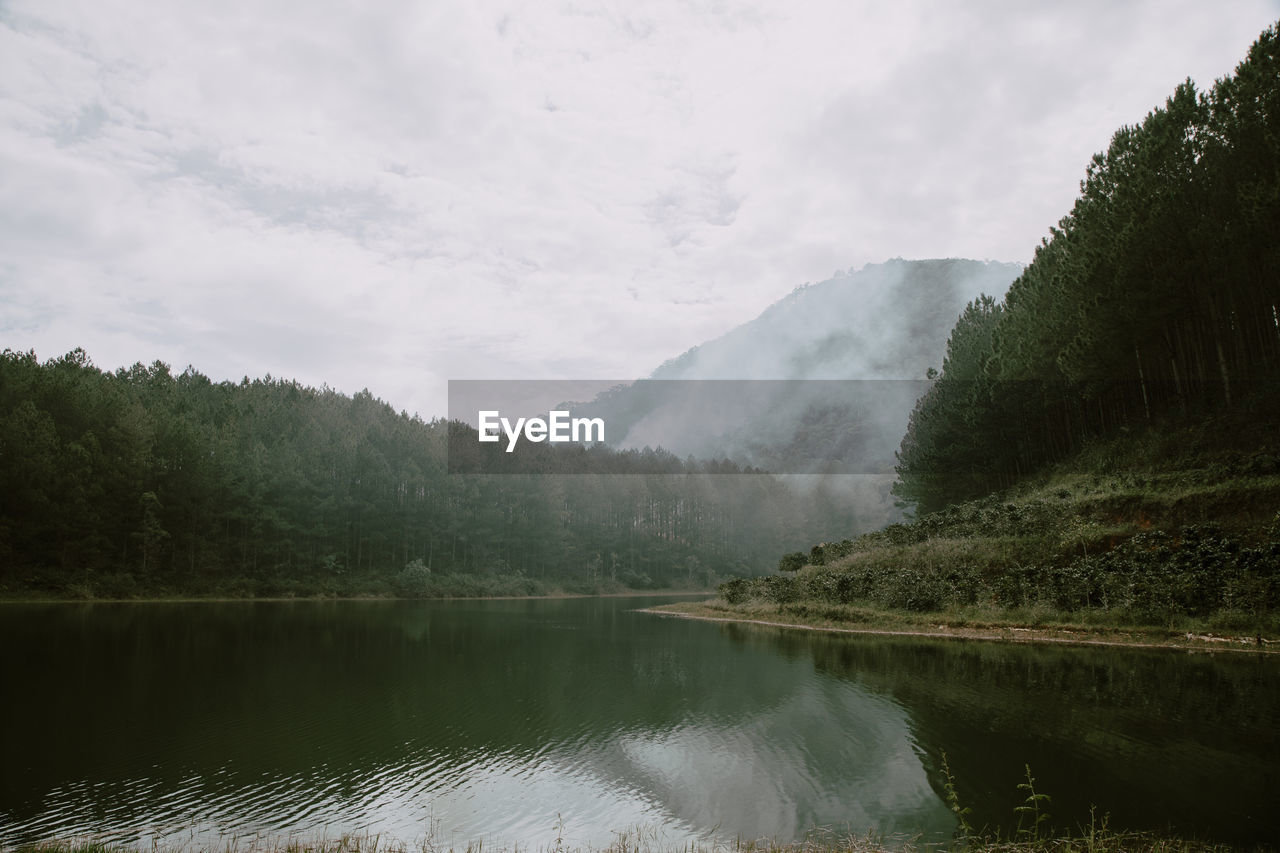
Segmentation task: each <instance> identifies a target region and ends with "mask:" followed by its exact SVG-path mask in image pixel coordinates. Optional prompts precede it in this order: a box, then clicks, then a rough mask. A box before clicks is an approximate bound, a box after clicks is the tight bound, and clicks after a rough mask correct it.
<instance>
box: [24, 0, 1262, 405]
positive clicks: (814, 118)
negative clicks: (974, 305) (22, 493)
mask: <svg viewBox="0 0 1280 853" xmlns="http://www.w3.org/2000/svg"><path fill="white" fill-rule="evenodd" d="M1278 18H1280V0H1265V2H1264V0H1220V2H1215V3H1206V2H1203V0H1132V2H1114V0H1105V2H1036V0H1018V2H1001V0H984V2H970V3H952V2H944V0H906V1H905V2H894V3H884V2H877V3H871V2H857V0H835V2H827V1H826V0H814V2H787V3H783V2H777V0H771V2H736V0H690V2H668V0H656V1H655V2H641V0H622V1H621V2H616V3H596V2H590V0H576V2H541V0H536V2H535V0H527V2H524V3H518V4H511V3H504V2H490V0H465V2H447V1H446V2H407V0H405V1H404V2H396V0H366V2H351V3H330V2H326V0H305V2H301V0H297V1H296V2H295V0H271V2H262V0H247V2H241V0H217V2H202V0H184V2H181V3H173V2H169V0H165V2H160V0H128V2H124V0H31V1H30V2H28V0H0V348H8V349H12V350H20V351H26V350H29V349H34V350H35V351H36V353H37V355H38V356H39V357H40V358H41V359H45V358H49V357H56V356H59V355H62V354H63V353H65V352H68V351H69V350H71V349H74V348H76V347H82V348H84V349H85V350H86V351H87V352H88V354H89V356H90V357H91V358H92V359H93V361H94V363H95V364H96V365H97V366H99V367H101V368H104V369H115V368H117V367H121V366H127V365H131V364H133V363H135V362H143V363H147V364H149V363H151V362H153V361H156V360H160V361H164V362H166V363H167V364H169V365H170V366H171V367H172V368H173V370H174V372H175V373H176V372H181V370H183V369H184V368H186V367H187V366H188V365H191V366H194V367H195V368H196V369H197V370H199V371H200V372H202V373H204V374H206V375H208V376H209V377H211V378H213V379H214V380H223V379H231V380H239V379H240V378H241V377H243V376H249V377H251V378H252V377H260V376H263V375H266V374H270V375H272V376H274V377H277V378H287V379H297V380H298V381H300V382H302V383H304V384H307V385H314V386H320V385H322V384H327V385H328V386H330V387H332V388H336V389H338V390H340V391H343V392H346V393H354V392H356V391H359V390H361V389H363V388H368V389H369V390H370V391H372V392H373V393H374V394H375V395H377V396H379V397H381V398H382V399H384V400H386V401H387V402H389V403H391V405H392V406H394V407H395V408H396V409H397V410H407V411H408V412H410V413H418V414H420V415H422V416H423V417H432V416H437V415H443V414H444V413H445V408H446V404H445V400H446V391H445V389H446V383H447V380H449V379H594V378H624V379H625V378H638V377H641V376H646V375H648V374H649V373H650V372H651V371H652V370H653V369H654V368H655V367H657V366H658V365H659V364H660V363H661V362H663V361H665V360H666V359H668V358H671V357H674V356H676V355H679V354H680V353H681V352H683V351H685V350H687V349H688V348H690V347H692V346H695V345H697V344H700V343H702V342H704V341H707V340H710V339H713V338H715V337H718V336H719V335H722V334H724V333H725V332H727V331H728V330H730V329H732V328H733V327H735V326H737V325H739V324H741V323H744V322H746V321H748V320H750V319H752V318H753V317H755V316H757V315H758V314H759V313H760V312H761V311H762V310H763V309H764V308H766V307H767V306H768V305H770V304H771V303H773V302H775V301H777V300H778V299H780V298H782V297H783V296H785V295H786V294H787V293H789V292H790V291H791V290H792V289H794V288H795V287H796V286H798V285H801V284H804V283H806V282H816V281H821V280H824V279H826V278H828V277H830V276H831V275H832V274H833V273H836V272H838V271H839V272H843V271H845V270H848V269H855V268H860V267H862V266H863V265H864V264H867V263H879V262H882V261H884V260H886V259H889V258H894V257H903V258H936V257H967V258H975V259H978V260H983V259H991V260H1001V261H1018V262H1022V263H1026V262H1029V261H1030V260H1031V257H1032V253H1033V252H1034V249H1035V247H1036V245H1037V244H1038V243H1039V241H1040V240H1041V238H1042V237H1044V236H1046V235H1047V234H1048V229H1049V227H1050V226H1051V225H1053V224H1054V223H1056V222H1057V221H1058V220H1059V219H1060V218H1061V217H1062V216H1063V215H1064V214H1065V213H1067V211H1068V210H1069V209H1070V207H1071V204H1072V203H1073V201H1074V199H1075V197H1076V195H1077V193H1078V191H1079V181H1080V179H1081V178H1082V177H1083V175H1084V168H1085V165H1086V163H1087V162H1088V160H1089V158H1090V156H1092V154H1093V153H1094V152H1097V151H1101V150H1104V149H1105V148H1106V146H1107V144H1108V142H1109V140H1110V137H1111V135H1112V133H1113V132H1114V131H1115V130H1116V129H1117V128H1118V127H1120V126H1121V125H1123V124H1126V123H1130V124H1132V123H1137V122H1140V121H1141V120H1142V118H1143V116H1144V115H1146V113H1147V112H1148V111H1150V110H1151V109H1152V108H1154V107H1156V106H1159V105H1161V104H1163V102H1164V99H1165V98H1166V97H1167V96H1168V95H1169V94H1170V93H1171V92H1172V91H1173V88H1174V87H1175V86H1176V85H1177V84H1178V83H1179V82H1181V81H1182V80H1184V79H1185V78H1187V77H1190V78H1192V79H1193V80H1195V81H1196V82H1197V84H1199V85H1200V86H1201V87H1203V88H1207V87H1208V86H1210V85H1212V82H1213V80H1214V79H1216V78H1218V77H1221V76H1223V75H1226V74H1229V73H1231V72H1232V70H1233V69H1234V67H1235V65H1236V64H1237V63H1238V62H1239V61H1240V60H1241V59H1243V58H1244V55H1245V53H1246V51H1247V50H1248V47H1249V45H1250V44H1251V43H1252V42H1253V41H1254V39H1256V38H1257V36H1258V34H1259V33H1260V32H1261V31H1262V30H1263V29H1264V28H1266V27H1267V26H1269V25H1271V24H1273V23H1275V22H1276V20H1277V19H1278Z"/></svg>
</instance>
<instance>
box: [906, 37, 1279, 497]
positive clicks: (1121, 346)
mask: <svg viewBox="0 0 1280 853" xmlns="http://www.w3.org/2000/svg"><path fill="white" fill-rule="evenodd" d="M1278 366H1280V38H1278V36H1277V29H1276V27H1275V26H1273V27H1270V28H1268V29H1267V30H1266V31H1265V32H1263V33H1262V35H1261V36H1260V37H1259V39H1258V40H1257V42H1255V43H1254V45H1253V46H1252V48H1251V49H1250V51H1249V54H1248V56H1247V57H1246V59H1245V60H1244V61H1243V62H1242V63H1241V64H1240V65H1239V66H1238V67H1237V68H1236V71H1235V74H1234V75H1233V76H1229V77H1226V78H1223V79H1221V80H1218V81H1217V82H1216V83H1215V85H1214V86H1213V87H1212V89H1211V90H1210V91H1209V92H1207V93H1206V92H1197V90H1196V87H1195V86H1194V85H1193V84H1192V82H1191V81H1190V80H1188V81H1187V82H1185V83H1183V84H1181V85H1180V86H1178V87H1177V88H1176V89H1175V90H1174V92H1173V94H1172V95H1171V96H1170V97H1169V98H1168V100H1167V102H1166V103H1165V106H1164V107H1163V108H1160V109H1156V110H1153V111H1152V112H1151V113H1150V114H1149V115H1148V116H1147V117H1146V119H1145V120H1144V121H1143V122H1142V123H1141V124H1139V125H1136V126H1132V127H1122V128H1121V129H1120V130H1119V131H1117V132H1116V133H1115V135H1114V136H1113V138H1112V140H1111V144H1110V147H1109V148H1108V149H1107V151H1106V152H1105V153H1101V154H1097V155H1095V156H1094V158H1093V160H1092V162H1091V163H1090V164H1089V165H1088V168H1087V170H1086V174H1085V179H1084V180H1083V181H1082V182H1081V192H1080V196H1079V198H1078V199H1077V201H1076V203H1075V205H1074V207H1073V208H1072V210H1071V212H1070V213H1069V214H1068V215H1067V216H1065V217H1063V219H1062V220H1061V221H1060V222H1059V223H1058V225H1057V227H1055V228H1052V229H1050V236H1049V237H1047V238H1045V239H1044V240H1043V241H1042V243H1041V245H1040V246H1039V247H1038V248H1037V250H1036V253H1035V258H1034V261H1033V262H1032V263H1031V264H1030V266H1028V267H1027V268H1026V270H1025V271H1024V272H1023V274H1022V275H1021V276H1020V277H1019V278H1018V279H1017V280H1016V281H1014V283H1013V284H1012V286H1011V287H1010V289H1009V292H1008V295H1007V296H1006V297H1005V299H1004V300H1003V302H1000V301H997V300H994V299H991V298H988V297H984V298H981V299H979V300H976V301H975V302H973V303H971V304H970V305H969V306H968V308H967V309H966V310H965V311H964V313H963V314H962V315H961V316H960V318H959V320H958V322H957V323H956V326H955V328H954V329H953V331H952V333H951V338H950V340H949V342H948V344H947V354H946V358H945V360H944V363H943V367H942V371H941V375H940V377H939V379H938V381H937V382H936V383H935V384H934V386H933V387H932V388H931V389H930V390H929V392H928V393H927V394H925V396H924V397H923V398H922V399H921V400H920V401H919V402H918V403H917V405H916V408H915V411H914V413H913V415H912V418H911V422H910V426H909V429H908V431H907V434H906V436H905V437H904V438H903V441H902V445H901V449H900V450H899V457H898V459H899V463H898V466H897V472H898V477H899V481H898V484H897V486H896V487H895V488H896V493H897V494H898V495H899V496H900V497H902V498H904V499H906V500H908V501H911V502H914V503H915V504H916V505H917V507H918V508H919V509H920V510H922V511H926V512H927V511H932V510H935V509H938V508H940V507H942V506H945V505H946V504H948V503H951V502H954V501H957V500H963V499H966V498H970V497H974V496H977V495H980V494H984V493H987V492H989V491H992V490H995V489H999V488H1003V487H1006V486H1008V485H1010V484H1011V483H1013V482H1014V481H1016V480H1017V479H1019V478H1020V477H1022V476H1024V475H1025V474H1027V473H1028V472H1031V471H1033V470H1036V469H1037V468H1038V467H1041V466H1043V465H1044V464H1045V463H1046V462H1048V461H1051V460H1054V459H1058V458H1061V457H1063V456H1065V455H1066V454H1068V453H1070V452H1071V451H1073V450H1074V449H1076V448H1078V447H1079V446H1080V445H1081V443H1082V442H1083V441H1085V440H1086V439H1087V438H1089V437H1091V436H1096V435H1102V434H1109V433H1113V432H1115V431H1117V430H1119V429H1121V428H1124V427H1129V426H1133V425H1138V424H1144V423H1147V422H1151V421H1153V420H1158V419H1161V418H1182V417H1195V416H1196V415H1197V414H1202V413H1204V412H1206V411H1209V410H1213V409H1218V408H1222V407H1233V406H1240V405H1241V404H1242V403H1245V404H1255V403H1256V402H1257V401H1258V400H1259V398H1260V395H1261V397H1263V398H1266V397H1268V396H1270V397H1272V398H1274V396H1275V392H1276V389H1277V388H1278V387H1280V385H1278V383H1277V379H1278V370H1277V368H1278Z"/></svg>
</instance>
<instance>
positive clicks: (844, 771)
mask: <svg viewBox="0 0 1280 853" xmlns="http://www.w3.org/2000/svg"><path fill="white" fill-rule="evenodd" d="M643 603H644V602H642V601H637V600H617V599H605V600H592V599H588V600H562V601H491V602H449V603H430V602H427V603H417V602H415V603H408V602H368V603H356V602H344V603H315V602H299V603H292V604H289V603H256V604H255V603H234V604H198V605H177V604H173V605H96V606H83V607H79V606H65V605H64V606H43V607H39V606H23V607H16V606H11V607H8V608H6V609H5V610H4V611H3V621H2V622H0V665H2V666H3V673H4V677H5V683H6V684H9V685H15V686H17V688H18V689H17V690H16V691H13V692H12V693H11V695H18V696H22V697H30V699H28V700H26V701H12V700H11V701H9V702H6V703H4V704H3V706H0V732H2V733H3V735H2V736H3V738H4V743H3V754H4V755H5V757H6V764H7V765H8V766H9V768H10V769H9V770H8V771H7V772H5V773H3V774H0V844H13V843H19V842H22V841H28V840H33V839H36V838H40V837H48V836H63V835H69V834H78V833H88V832H92V833H97V834H102V835H104V836H105V837H107V838H108V839H111V840H115V841H121V842H134V843H146V844H149V843H150V842H151V841H152V840H153V839H155V840H160V841H161V842H166V843H178V842H182V841H194V842H200V843H216V842H217V841H218V839H219V838H221V837H224V836H230V835H238V836H240V837H245V836H249V835H254V834H259V833H261V834H269V835H279V834H283V833H301V834H311V835H317V834H321V833H325V834H328V835H329V836H333V835H334V834H336V833H339V832H348V831H357V832H358V831H373V832H379V833H382V834H383V835H384V837H385V836H392V837H397V838H402V839H416V838H422V837H424V836H425V835H427V834H428V833H432V834H434V835H435V837H436V838H437V839H440V840H442V841H444V842H448V843H465V842H466V841H469V840H475V839H480V838H483V839H484V840H485V841H486V843H489V844H496V845H502V844H508V845H509V844H511V843H513V842H516V841H519V842H520V843H521V844H522V845H532V846H537V845H538V844H545V845H550V844H553V843H554V841H555V839H556V838H557V836H560V835H562V836H563V838H564V839H565V841H566V842H569V843H575V844H584V845H585V844H591V845H602V844H607V843H608V842H609V841H610V840H612V838H613V837H614V834H615V833H616V832H619V831H623V830H627V829H629V828H632V827H634V826H635V825H636V824H641V823H642V824H645V825H647V826H649V827H655V828H657V829H658V830H659V831H661V832H662V833H664V835H665V836H666V837H668V838H671V839H672V840H674V841H675V842H677V843H679V842H680V841H682V840H684V839H687V838H688V837H690V836H699V837H709V836H710V835H712V834H715V835H717V836H719V837H724V838H734V837H759V836H772V837H778V838H784V839H792V838H799V837H801V836H802V835H803V834H804V832H805V831H806V830H808V829H810V828H812V827H814V826H825V827H829V828H832V829H836V830H848V831H852V832H855V833H862V832H865V831H867V830H868V829H871V828H874V829H876V830H877V831H880V832H889V833H895V832H912V831H924V832H926V833H927V834H929V835H931V836H933V837H938V838H945V837H947V836H948V835H949V834H950V832H951V831H952V829H953V827H954V818H953V817H952V815H951V814H950V812H949V811H948V810H947V808H946V806H945V804H944V803H943V801H942V799H941V797H940V791H941V790H942V788H941V779H940V774H939V770H938V758H939V756H940V754H941V751H942V750H944V749H945V750H946V751H947V753H948V755H949V756H950V759H951V764H952V767H953V769H954V770H955V772H956V775H957V779H958V785H959V788H960V793H961V796H962V797H963V798H964V799H965V801H966V802H967V803H971V804H972V805H973V806H974V808H975V810H976V811H977V813H978V815H979V817H980V818H981V819H982V820H991V821H994V820H996V819H1002V818H1003V817H1005V816H1007V815H1010V814H1012V806H1013V805H1014V804H1016V803H1015V799H1016V793H1017V791H1016V788H1015V785H1016V783H1017V782H1018V781H1019V779H1020V774H1021V768H1022V765H1023V763H1024V762H1030V763H1031V764H1032V766H1033V769H1034V770H1035V772H1036V775H1037V777H1039V778H1040V779H1041V786H1042V787H1043V788H1044V789H1045V790H1047V791H1048V792H1049V793H1051V794H1052V795H1053V796H1054V808H1053V809H1051V811H1053V813H1054V815H1055V818H1057V817H1059V816H1062V817H1064V818H1065V817H1067V816H1069V815H1075V814H1076V813H1078V812H1080V810H1081V808H1083V809H1084V813H1085V814H1086V815H1087V805H1088V802H1089V801H1090V800H1092V801H1096V802H1099V803H1103V804H1106V806H1107V807H1108V808H1110V809H1111V810H1112V812H1113V815H1115V817H1116V818H1121V817H1123V819H1124V820H1125V821H1131V822H1133V825H1152V824H1153V822H1157V823H1158V822H1159V821H1168V820H1172V819H1174V818H1178V819H1183V818H1185V819H1186V820H1188V821H1189V822H1190V823H1189V825H1194V826H1196V827H1202V826H1203V827H1207V829H1206V830H1205V831H1206V832H1208V833H1209V834H1213V835H1217V836H1218V837H1224V838H1235V836H1234V835H1233V833H1236V830H1241V828H1243V830H1242V833H1237V834H1242V835H1247V836H1248V837H1247V838H1236V839H1235V840H1251V839H1262V838H1268V837H1276V833H1275V830H1276V828H1277V827H1276V825H1275V820H1276V818H1273V817H1270V816H1269V814H1270V812H1269V809H1263V810H1262V811H1261V813H1260V814H1261V815H1262V816H1261V817H1259V816H1258V815H1259V811H1258V806H1259V804H1260V803H1263V802H1264V801H1265V802H1266V803H1268V804H1269V803H1270V802H1271V801H1272V800H1274V799H1275V793H1276V792H1277V790H1280V789H1278V788H1277V784H1276V778H1275V775H1274V773H1275V771H1274V770H1273V769H1272V768H1275V767H1276V766H1277V765H1278V762H1277V761H1276V758H1277V757H1278V755H1277V745H1276V740H1275V723H1276V722H1277V710H1276V709H1277V697H1276V689H1277V688H1276V683H1277V682H1276V680H1275V678H1274V675H1275V668H1276V665H1275V663H1274V662H1272V661H1260V660H1256V659H1226V658H1223V659H1218V658H1210V657H1207V656H1201V657H1199V658H1187V657H1186V656H1180V655H1174V654H1169V653H1154V654H1153V653H1148V654H1145V655H1144V654H1141V653H1137V654H1130V653H1123V654H1118V653H1114V652H1104V653H1099V652H1090V651H1087V650H1079V649H1029V648H1026V647H1010V646H999V645H994V644H985V645H978V644H962V643H938V642H932V643H931V642H911V641H903V640H888V639H879V638H866V637H863V638H838V637H831V636H822V635H817V634H812V633H799V632H779V631H770V630H755V629H750V628H742V627H738V626H725V625H717V624H710V623H697V622H690V621H685V620H673V619H660V618H656V617H652V616H646V615H643V614H637V613H634V612H632V610H633V609H634V608H635V607H637V606H639V605H641V604H643ZM1200 785H1211V786H1218V790H1216V791H1215V792H1214V793H1213V794H1212V795H1211V796H1206V795H1205V794H1204V792H1203V791H1202V790H1201V791H1197V790H1196V788H1197V787H1198V786H1200ZM1219 793H1221V796H1219ZM1171 804H1172V805H1171ZM1219 813H1220V814H1222V815H1223V816H1224V820H1223V821H1220V822H1216V823H1215V820H1216V817H1215V816H1216V815H1218V814H1219ZM557 815H560V816H561V818H562V820H563V825H562V826H557ZM1072 819H1074V818H1072Z"/></svg>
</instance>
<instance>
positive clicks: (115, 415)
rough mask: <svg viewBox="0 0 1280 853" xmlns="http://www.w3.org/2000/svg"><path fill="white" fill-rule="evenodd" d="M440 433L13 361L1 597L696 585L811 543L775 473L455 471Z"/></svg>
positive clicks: (306, 402) (344, 411) (332, 406)
mask: <svg viewBox="0 0 1280 853" xmlns="http://www.w3.org/2000/svg"><path fill="white" fill-rule="evenodd" d="M448 432H449V425H448V424H447V423H446V422H445V421H429V422H428V421H422V420H420V419H418V418H416V417H409V416H408V415H406V414H404V413H400V414H397V413H396V412H395V411H394V410H393V409H392V408H391V407H390V406H389V405H387V404H386V403H384V402H382V401H380V400H377V399H375V398H374V397H372V396H371V395H370V394H369V393H368V392H367V391H366V392H362V393H359V394H356V395H355V396H354V397H348V396H346V395H343V394H339V393H337V392H335V391H332V390H329V389H327V388H324V389H315V388H309V387H304V386H301V385H299V384H297V383H296V382H288V381H281V380H275V379H272V378H270V377H267V378H265V379H261V380H254V381H250V380H248V379H245V380H244V381H243V382H240V383H232V382H212V381H210V380H209V379H208V378H207V377H205V376H204V375H202V374H200V373H199V372H197V371H196V370H194V369H192V368H188V369H187V370H186V371H185V372H183V373H181V374H178V375H174V374H173V373H172V372H171V371H170V369H169V368H168V366H166V365H164V364H161V363H159V362H157V363H155V364H153V365H151V366H150V367H146V366H143V365H141V364H137V365H134V366H133V367H132V368H129V369H121V370H118V371H115V372H114V373H113V372H107V371H102V370H99V369H98V368H96V367H94V365H93V364H92V363H91V362H90V360H89V358H88V356H87V355H86V354H85V353H84V352H82V351H79V350H77V351H75V352H72V353H69V354H67V355H66V356H64V357H61V358H56V359H49V360H47V361H45V362H43V363H42V362H40V361H39V360H38V359H37V358H36V356H35V354H34V353H18V352H12V351H5V352H4V353H3V355H0V594H6V595H54V596H58V595H67V594H71V595H77V596H86V597H87V596H98V597H104V596H105V597H120V596H125V597H127V596H131V595H143V594H222V595H282V594H317V593H319V594H348V595H349V594H368V593H371V594H404V595H416V594H485V593H490V594H491V593H495V592H502V593H522V592H532V591H547V590H551V589H557V588H558V589H579V590H599V589H603V588H610V587H612V588H621V587H622V586H624V585H629V586H632V587H641V588H648V587H654V586H683V587H686V588H687V587H696V586H703V585H705V584H707V583H708V582H713V581H714V579H715V577H716V576H717V575H724V574H728V573H740V574H750V573H755V572H758V571H761V570H764V569H766V568H767V567H768V565H769V564H770V563H771V562H772V559H773V558H772V557H771V555H772V554H775V553H777V552H778V551H779V550H781V549H782V548H784V547H786V545H785V544H784V543H789V542H793V541H795V540H796V539H797V538H800V541H803V538H804V537H812V536H817V535H819V533H818V532H817V531H816V530H815V529H813V528H812V527H808V526H807V525H808V524H809V523H810V520H811V519H812V518H813V517H815V516H816V515H817V513H815V512H814V511H813V508H812V507H811V506H810V505H808V504H807V503H805V501H804V500H803V499H797V498H795V497H793V496H792V495H791V493H790V492H789V491H787V490H786V489H785V488H783V487H782V486H781V485H780V484H779V483H778V482H777V481H776V480H773V479H772V478H769V477H760V476H751V477H746V476H723V475H709V476H708V475H701V474H699V473H698V472H699V471H701V470H703V469H702V468H700V467H699V466H698V465H690V464H688V463H684V462H681V461H680V460H678V459H675V458H674V457H671V456H669V455H668V456H665V457H660V458H658V459H657V460H656V461H655V459H653V458H649V459H646V460H643V461H644V463H645V464H644V465H643V466H642V467H643V468H644V469H645V470H648V471H650V472H652V471H654V470H655V469H658V470H659V471H660V472H659V473H649V474H644V475H639V474H630V475H626V476H621V475H620V473H625V472H627V471H628V470H631V469H633V468H634V467H635V462H636V460H635V459H634V458H633V455H630V454H618V453H613V452H611V451H603V450H602V451H601V452H599V453H597V454H596V456H595V457H594V460H593V467H592V471H593V473H589V474H576V475H574V476H569V477H558V476H555V475H551V474H548V475H546V476H539V475H506V476H503V475H493V476H486V475H472V476H465V475H451V474H449V473H448V472H447V465H446V452H445V451H446V442H447V433H448ZM651 456H652V454H651ZM578 470H581V469H580V468H578ZM793 547H794V546H793Z"/></svg>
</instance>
